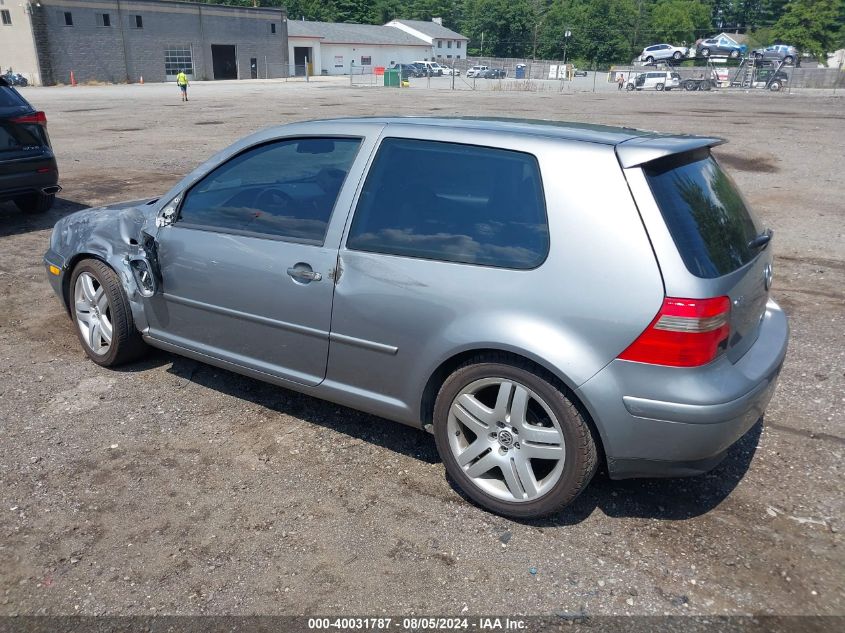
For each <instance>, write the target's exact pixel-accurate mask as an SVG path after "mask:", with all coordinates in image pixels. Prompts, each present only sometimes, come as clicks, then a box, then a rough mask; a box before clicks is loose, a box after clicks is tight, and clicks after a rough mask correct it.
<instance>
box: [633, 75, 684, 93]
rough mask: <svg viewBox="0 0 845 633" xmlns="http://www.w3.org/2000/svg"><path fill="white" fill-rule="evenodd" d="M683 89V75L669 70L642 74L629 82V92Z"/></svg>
mask: <svg viewBox="0 0 845 633" xmlns="http://www.w3.org/2000/svg"><path fill="white" fill-rule="evenodd" d="M680 87H681V75H679V74H678V73H676V72H671V71H667V70H657V71H649V72H646V73H640V74H639V75H637V76H636V78H635V79H634V80H633V81H630V80H629V81H628V85H627V88H628V90H657V91H658V92H660V91H662V90H672V88H680Z"/></svg>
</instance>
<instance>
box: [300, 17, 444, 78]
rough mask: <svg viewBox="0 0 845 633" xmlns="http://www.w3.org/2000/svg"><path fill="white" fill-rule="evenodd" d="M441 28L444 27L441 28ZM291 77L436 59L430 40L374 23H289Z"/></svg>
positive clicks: (345, 71) (337, 73) (330, 73)
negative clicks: (307, 72)
mask: <svg viewBox="0 0 845 633" xmlns="http://www.w3.org/2000/svg"><path fill="white" fill-rule="evenodd" d="M441 28H442V27H441ZM288 59H289V60H290V62H289V63H290V64H291V66H292V68H291V74H297V75H303V74H305V65H306V60H307V64H308V66H309V74H312V75H345V74H349V72H350V67H351V65H352V64H353V63H354V68H356V69H358V68H361V67H364V68H369V67H377V66H383V67H386V68H387V67H390V66H393V65H394V64H407V63H410V62H413V61H418V60H429V59H434V49H433V48H432V44H431V41H427V40H426V39H425V38H421V37H419V36H416V35H413V34H411V33H410V32H407V31H406V30H404V29H400V28H390V27H389V26H378V25H373V24H343V23H334V22H308V21H305V20H288Z"/></svg>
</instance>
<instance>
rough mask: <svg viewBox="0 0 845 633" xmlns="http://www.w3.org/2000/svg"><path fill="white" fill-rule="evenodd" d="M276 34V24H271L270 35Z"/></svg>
mask: <svg viewBox="0 0 845 633" xmlns="http://www.w3.org/2000/svg"><path fill="white" fill-rule="evenodd" d="M275 32H276V23H275V22H271V23H270V33H275Z"/></svg>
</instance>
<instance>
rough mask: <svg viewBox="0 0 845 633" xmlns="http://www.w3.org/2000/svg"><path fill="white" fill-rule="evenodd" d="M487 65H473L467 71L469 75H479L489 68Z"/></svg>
mask: <svg viewBox="0 0 845 633" xmlns="http://www.w3.org/2000/svg"><path fill="white" fill-rule="evenodd" d="M487 69H488V67H487V66H473V67H472V68H470V69H469V70H468V71H467V77H478V76H479V73H481V72H483V71H485V70H487Z"/></svg>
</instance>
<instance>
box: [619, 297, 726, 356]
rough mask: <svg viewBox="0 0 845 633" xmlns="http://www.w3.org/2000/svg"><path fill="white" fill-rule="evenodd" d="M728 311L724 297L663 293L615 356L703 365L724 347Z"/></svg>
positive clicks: (724, 348)
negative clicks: (642, 327)
mask: <svg viewBox="0 0 845 633" xmlns="http://www.w3.org/2000/svg"><path fill="white" fill-rule="evenodd" d="M730 315H731V300H730V299H729V298H728V297H716V298H715V299H677V298H674V297H666V298H665V299H664V300H663V305H662V306H661V308H660V312H658V313H657V316H656V317H654V320H653V321H652V322H651V324H650V325H649V326H648V327H647V328H646V330H645V332H643V333H642V334H640V336H639V337H638V338H637V340H636V341H634V342H633V343H631V345H630V346H629V347H628V349H626V350H625V351H624V352H622V353H621V354H620V355H619V358H621V359H622V360H632V361H636V362H638V363H649V364H651V365H670V366H672V367H697V366H699V365H705V364H707V363H709V362H710V361H712V360H713V359H714V358H716V357H717V356H719V354H721V353H722V352H724V351H725V350H726V349H727V343H728V337H729V336H730V333H731V326H730Z"/></svg>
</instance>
